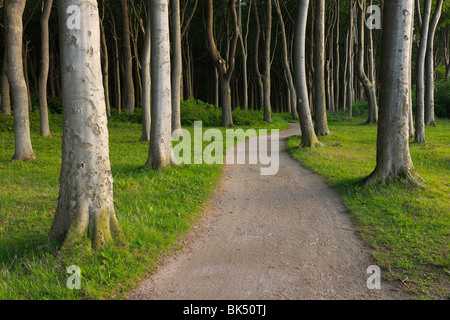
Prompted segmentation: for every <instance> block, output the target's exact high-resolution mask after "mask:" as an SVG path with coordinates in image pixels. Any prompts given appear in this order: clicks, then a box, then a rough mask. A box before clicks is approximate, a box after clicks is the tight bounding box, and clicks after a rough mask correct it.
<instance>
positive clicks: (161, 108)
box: [145, 0, 172, 170]
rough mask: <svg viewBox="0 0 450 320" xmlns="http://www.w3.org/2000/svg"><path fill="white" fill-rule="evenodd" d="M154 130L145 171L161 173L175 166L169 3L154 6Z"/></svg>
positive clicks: (161, 0)
mask: <svg viewBox="0 0 450 320" xmlns="http://www.w3.org/2000/svg"><path fill="white" fill-rule="evenodd" d="M150 25H151V26H150V28H151V33H152V35H151V38H152V39H151V48H152V50H151V52H152V53H151V78H152V79H153V81H152V86H151V95H152V102H151V105H152V112H151V117H152V126H151V139H150V150H149V156H148V160H147V163H146V165H145V167H151V168H153V169H155V170H160V169H163V168H165V167H168V166H170V165H171V164H172V130H171V129H172V93H171V90H172V85H171V76H170V72H171V61H170V30H169V0H153V1H152V2H151V5H150Z"/></svg>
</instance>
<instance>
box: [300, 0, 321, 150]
mask: <svg viewBox="0 0 450 320" xmlns="http://www.w3.org/2000/svg"><path fill="white" fill-rule="evenodd" d="M308 6H309V0H299V1H298V9H297V10H298V11H297V24H296V30H295V42H294V43H295V48H294V53H295V59H294V60H295V63H294V68H295V77H296V85H297V89H296V92H297V98H298V103H297V108H298V114H299V118H300V127H301V130H302V142H301V145H300V147H301V148H307V147H318V146H321V145H322V144H321V143H320V142H319V140H318V139H317V136H316V133H315V132H314V126H313V123H312V118H311V113H310V108H309V96H308V86H307V84H306V83H307V82H306V50H305V45H306V25H307V21H308ZM293 107H294V106H293Z"/></svg>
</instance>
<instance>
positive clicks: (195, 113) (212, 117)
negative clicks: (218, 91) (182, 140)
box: [180, 98, 222, 127]
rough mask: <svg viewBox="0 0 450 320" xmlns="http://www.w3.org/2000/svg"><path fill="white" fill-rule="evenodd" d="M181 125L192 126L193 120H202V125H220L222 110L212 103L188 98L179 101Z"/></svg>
mask: <svg viewBox="0 0 450 320" xmlns="http://www.w3.org/2000/svg"><path fill="white" fill-rule="evenodd" d="M180 114H181V125H182V126H193V125H194V122H195V121H202V122H203V126H204V127H220V125H221V123H222V121H221V118H222V111H221V110H220V109H219V108H216V107H215V106H213V105H212V104H208V103H205V102H203V101H200V100H196V99H193V98H190V99H188V100H185V101H181V112H180Z"/></svg>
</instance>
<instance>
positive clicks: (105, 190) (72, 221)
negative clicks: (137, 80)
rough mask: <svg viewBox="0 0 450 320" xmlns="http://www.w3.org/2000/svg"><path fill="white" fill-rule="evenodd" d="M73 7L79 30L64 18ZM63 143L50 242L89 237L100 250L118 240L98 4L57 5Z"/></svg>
mask: <svg viewBox="0 0 450 320" xmlns="http://www.w3.org/2000/svg"><path fill="white" fill-rule="evenodd" d="M75 7H78V9H76V10H77V11H78V10H79V11H78V12H79V14H77V17H78V19H79V21H80V25H79V26H80V27H79V28H77V27H76V26H71V25H70V23H69V21H70V20H68V18H69V17H70V16H68V14H70V13H71V12H73V11H71V10H74V8H75ZM58 11H59V21H60V22H59V30H60V44H61V65H62V66H64V67H63V68H61V76H62V87H63V88H62V89H63V105H64V107H63V112H64V115H63V117H64V125H63V138H62V139H63V143H62V166H61V176H60V189H59V198H58V207H57V209H56V213H55V218H54V220H53V225H52V227H51V230H50V234H49V237H50V239H54V240H58V241H60V242H62V245H63V247H69V246H71V245H74V243H76V242H78V241H79V240H80V239H82V238H83V236H84V235H88V236H89V237H90V240H91V246H92V247H93V248H94V249H99V248H100V247H102V246H103V245H105V244H107V243H110V242H112V241H113V236H115V235H120V234H121V233H122V232H121V229H120V226H119V222H118V220H117V218H116V213H115V208H114V199H113V177H112V175H111V166H110V160H109V142H108V127H107V121H108V119H107V116H106V106H105V91H104V89H103V79H102V68H101V56H100V50H101V49H100V23H99V15H98V7H97V1H91V2H89V3H85V2H84V1H82V0H70V1H67V0H59V1H58Z"/></svg>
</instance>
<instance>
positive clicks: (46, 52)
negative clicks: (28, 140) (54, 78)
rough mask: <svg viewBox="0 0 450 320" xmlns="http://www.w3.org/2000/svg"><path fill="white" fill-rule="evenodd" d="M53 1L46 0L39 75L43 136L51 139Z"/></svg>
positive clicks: (42, 24)
mask: <svg viewBox="0 0 450 320" xmlns="http://www.w3.org/2000/svg"><path fill="white" fill-rule="evenodd" d="M52 5H53V0H46V1H45V3H44V8H43V11H42V15H41V20H40V21H41V72H40V74H39V110H40V115H41V136H44V137H49V136H51V133H50V125H49V122H48V105H47V82H48V69H49V62H50V48H49V47H50V43H49V42H50V39H49V31H48V20H49V19H50V13H51V10H52Z"/></svg>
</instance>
